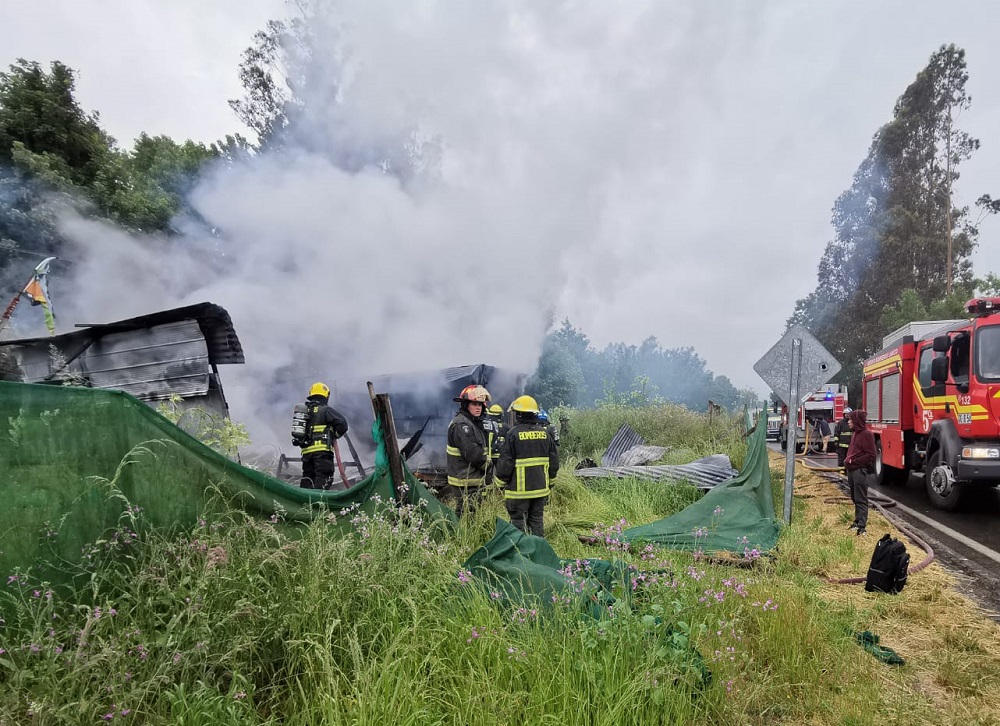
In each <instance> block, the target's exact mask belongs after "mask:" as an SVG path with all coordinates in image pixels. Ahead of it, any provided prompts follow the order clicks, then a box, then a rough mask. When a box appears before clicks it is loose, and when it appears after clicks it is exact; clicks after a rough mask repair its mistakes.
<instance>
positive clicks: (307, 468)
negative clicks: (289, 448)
mask: <svg viewBox="0 0 1000 726" xmlns="http://www.w3.org/2000/svg"><path fill="white" fill-rule="evenodd" d="M329 401H330V387H329V386H328V385H326V384H325V383H314V384H313V385H312V387H311V388H310V389H309V397H308V398H307V399H306V409H307V422H306V424H305V433H304V435H302V436H301V437H300V438H299V437H296V438H293V439H292V443H293V444H295V445H296V446H299V447H301V448H302V479H301V480H300V481H299V486H301V487H302V488H303V489H331V488H333V482H334V472H335V471H336V468H337V464H336V460H335V458H334V454H333V440H334V439H339V438H340V437H341V436H343V435H344V434H346V433H347V419H346V418H344V416H343V414H341V413H340V411H338V410H337V409H335V408H332V407H330V406H329V405H328V403H329Z"/></svg>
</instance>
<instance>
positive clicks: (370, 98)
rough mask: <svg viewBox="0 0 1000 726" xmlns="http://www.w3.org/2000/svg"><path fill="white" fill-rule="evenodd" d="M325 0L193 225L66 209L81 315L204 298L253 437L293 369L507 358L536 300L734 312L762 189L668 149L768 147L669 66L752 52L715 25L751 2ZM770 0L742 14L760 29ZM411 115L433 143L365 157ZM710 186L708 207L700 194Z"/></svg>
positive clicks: (540, 305) (239, 414) (735, 24)
mask: <svg viewBox="0 0 1000 726" xmlns="http://www.w3.org/2000/svg"><path fill="white" fill-rule="evenodd" d="M323 8H324V10H325V12H324V13H322V17H323V21H322V22H319V23H317V24H316V25H314V27H313V31H314V33H315V35H316V37H317V39H318V42H317V43H316V44H315V47H314V48H313V49H312V50H313V55H312V62H313V65H312V67H311V69H310V70H311V72H310V73H309V74H308V79H309V84H308V85H307V86H306V87H304V88H300V89H298V90H299V95H300V97H301V98H303V100H304V101H305V107H304V108H305V111H304V115H303V116H302V117H301V118H299V119H297V120H296V124H295V127H294V129H293V132H294V133H293V134H291V138H292V139H295V140H297V144H294V145H292V146H289V147H286V148H285V149H284V150H282V151H280V152H269V153H264V154H261V155H259V156H257V157H255V158H253V159H251V160H248V161H246V162H240V163H236V164H233V165H230V166H222V165H220V166H219V167H217V168H216V169H215V170H214V171H213V172H212V173H210V174H208V175H207V176H206V177H205V178H204V180H203V181H202V182H201V184H200V185H199V186H198V188H197V189H196V191H195V193H194V195H193V199H192V200H191V201H192V204H193V207H194V208H195V210H196V211H197V213H198V214H199V215H200V216H201V217H202V218H203V219H204V220H205V221H206V223H207V226H208V227H209V228H212V229H214V230H215V231H216V233H215V234H207V233H196V232H192V233H190V234H187V235H185V236H184V237H182V238H180V239H176V238H173V239H168V240H154V239H141V240H136V239H134V238H128V237H125V236H124V235H122V234H121V233H118V232H115V231H114V230H111V229H109V228H107V227H105V226H101V225H97V224H95V223H92V222H84V221H80V220H71V221H68V222H67V223H66V224H65V225H64V230H65V232H66V233H67V234H68V235H69V236H70V237H72V238H74V239H76V240H79V241H80V243H81V244H80V249H79V250H78V251H76V252H74V259H76V260H77V265H76V272H77V274H76V280H77V283H78V285H77V289H76V290H75V291H74V292H73V294H72V298H73V299H74V301H75V302H76V304H77V305H78V308H79V315H80V319H82V318H87V320H88V322H101V321H105V320H115V319H121V318H123V317H127V316H130V315H137V314H144V313H148V312H152V311H154V310H158V309H164V308H167V307H172V306H176V305H182V304H189V303H194V302H200V301H203V300H208V301H211V302H215V303H218V304H220V305H222V306H224V307H225V308H226V309H227V310H229V312H230V314H231V315H232V317H233V321H234V324H235V327H236V330H237V333H238V334H239V336H240V339H241V341H242V343H243V347H244V349H245V351H246V359H247V363H246V365H245V366H241V367H235V366H234V367H229V368H225V369H223V371H222V374H223V378H224V385H225V389H226V392H227V395H228V397H229V399H230V403H231V406H232V413H233V416H234V417H235V418H237V419H240V420H245V421H248V422H250V423H251V424H252V425H253V427H252V432H253V433H254V435H255V437H257V438H258V439H259V438H261V437H263V438H265V439H267V440H271V441H283V440H284V439H285V438H286V437H287V434H286V432H285V430H284V429H285V426H286V421H285V419H286V418H287V416H286V413H287V409H288V406H289V405H290V402H291V401H295V400H298V399H299V398H300V397H301V395H302V390H301V386H303V385H307V384H308V383H309V382H310V380H309V379H314V378H315V379H334V378H341V377H350V378H355V377H362V378H363V377H365V376H370V375H372V374H376V373H386V372H395V371H404V370H407V371H412V370H422V369H431V368H437V367H444V366H450V365H461V364H467V363H479V362H486V363H490V364H494V365H497V366H502V367H509V368H515V369H519V370H522V371H525V372H530V371H532V370H533V369H534V367H535V363H536V361H537V356H538V353H539V350H540V344H541V341H542V339H543V336H544V334H545V332H546V328H547V326H548V324H549V322H550V320H551V317H552V315H553V314H554V315H557V316H559V317H561V316H562V315H564V314H568V315H569V316H570V318H571V319H573V320H579V319H580V318H584V319H589V320H597V321H601V322H602V323H603V324H604V327H605V328H608V327H611V328H613V322H612V323H611V324H610V325H609V324H608V321H607V320H602V309H603V307H604V305H605V304H606V303H608V302H615V303H616V304H617V305H618V307H617V309H618V310H621V309H622V307H621V302H622V300H627V301H631V302H632V305H631V309H632V310H633V311H634V316H635V317H638V318H640V320H642V319H646V320H648V322H649V323H650V324H649V325H646V324H644V325H642V326H641V327H644V328H645V334H649V333H653V332H657V333H658V334H660V335H661V341H662V342H663V343H664V345H666V346H667V347H674V346H683V345H689V344H691V343H695V344H696V345H698V343H699V342H700V341H701V340H702V339H704V336H705V333H704V330H702V332H701V333H700V335H701V338H697V337H694V336H692V335H691V334H690V332H689V333H688V334H686V337H685V338H683V339H671V338H670V337H669V336H668V335H663V332H664V330H663V328H664V327H666V328H667V332H669V329H670V328H671V327H672V323H670V322H669V321H671V320H674V321H676V320H678V319H684V318H688V317H690V318H692V319H697V317H698V316H701V317H702V318H704V317H705V315H706V313H705V312H704V308H705V303H704V301H703V299H702V292H704V293H705V294H708V293H711V294H712V295H713V296H714V301H713V304H714V305H717V306H719V308H720V309H721V308H722V307H723V306H727V307H728V309H729V310H730V313H729V322H730V324H731V325H733V326H734V327H736V328H737V329H738V327H739V325H740V324H741V321H743V320H745V319H747V316H752V315H753V314H754V313H753V310H752V306H749V305H746V301H747V299H748V297H750V296H752V295H754V292H755V289H756V288H755V286H754V285H753V282H754V281H759V280H761V279H763V278H764V277H765V276H766V275H767V274H769V272H770V268H769V267H768V262H767V260H766V258H763V259H761V258H759V257H758V255H757V254H756V251H755V248H754V246H753V245H746V244H741V242H742V240H740V239H734V238H735V237H736V235H737V234H742V232H743V229H744V228H745V227H746V226H748V225H750V226H753V225H756V226H757V227H759V228H760V227H762V228H765V229H771V222H770V214H771V212H770V211H769V210H766V209H759V208H756V207H753V208H748V207H745V206H744V205H742V204H741V202H740V200H739V198H738V190H737V189H735V188H726V187H722V188H719V187H717V186H716V185H715V184H713V182H712V180H711V178H710V176H709V172H708V171H707V168H706V167H705V165H704V164H705V162H704V159H705V157H704V156H703V155H702V154H701V153H691V149H692V147H698V148H701V149H703V151H704V154H705V155H708V157H711V158H716V157H723V156H726V155H731V156H732V157H733V158H734V160H735V163H737V164H745V165H747V166H748V167H749V166H752V167H754V168H755V169H756V168H763V166H764V164H766V163H767V162H769V161H770V157H771V156H772V155H773V150H771V149H760V150H755V149H754V147H753V145H752V144H749V143H748V139H747V138H746V137H744V136H726V135H725V134H723V133H720V131H721V130H722V129H723V126H722V122H723V120H724V119H723V117H721V116H720V115H719V114H718V112H717V109H715V108H714V107H713V105H712V103H713V99H712V97H711V95H712V94H711V88H712V87H715V86H712V85H709V87H708V90H707V92H706V91H705V90H704V89H698V92H697V93H694V92H693V90H692V86H693V85H694V84H697V83H704V82H705V81H706V79H708V80H711V79H712V77H713V75H718V76H719V77H720V79H719V83H725V84H730V83H739V82H740V79H743V81H744V82H745V81H746V79H748V78H757V77H758V76H761V77H763V74H762V73H761V69H760V68H754V67H749V68H741V67H740V65H741V62H740V61H739V60H738V59H734V56H733V55H732V53H735V52H738V51H740V50H741V49H740V48H734V49H729V48H727V47H726V46H727V43H728V42H729V41H730V40H731V39H739V38H744V37H746V33H745V29H746V27H747V26H748V25H754V24H755V23H756V22H757V21H756V20H755V16H754V13H753V10H752V9H751V8H749V7H747V8H743V6H741V5H738V4H737V5H734V6H729V7H727V8H725V9H723V10H713V9H711V8H709V7H708V6H702V5H701V4H691V5H686V6H685V5H674V4H669V3H658V2H647V3H629V4H611V3H592V4H587V5H579V4H575V3H553V4H547V3H534V2H528V1H527V0H521V1H517V0H513V1H511V2H505V3H489V4H487V3H464V2H425V3H413V4H406V3H398V2H389V1H388V0H343V1H342V2H331V3H328V4H326V5H324V6H323ZM774 22H777V25H774ZM784 22H785V21H784V19H782V18H778V20H777V21H773V22H772V25H771V26H769V27H761V28H760V29H759V30H760V36H761V40H760V42H762V43H763V42H765V41H767V39H768V37H769V34H771V33H773V32H775V28H777V29H779V30H780V28H781V27H782V24H783V23H784ZM248 42H249V39H248ZM720 48H723V49H724V50H723V51H722V52H720ZM695 68H696V69H697V73H694V72H692V71H693V69H695ZM737 70H738V71H739V72H738V73H736V76H735V78H734V79H729V78H728V75H727V74H729V73H731V72H734V71H737ZM234 72H235V69H234ZM764 80H765V82H766V77H764ZM779 91H780V89H777V88H771V87H768V86H766V83H765V85H764V86H762V87H761V88H760V89H758V90H757V93H761V94H763V96H764V101H765V102H767V101H768V99H769V97H770V96H769V94H772V95H773V94H776V93H778V92H779ZM681 98H687V99H688V100H689V102H687V103H680V102H679V99H681ZM695 98H696V99H700V101H699V102H697V103H692V102H690V99H695ZM757 112H758V113H760V112H761V111H760V108H759V107H758V109H757ZM192 113H196V111H195V110H192ZM752 122H753V119H750V123H751V124H752ZM413 138H418V139H427V140H431V141H432V142H433V143H431V144H430V145H429V147H428V148H429V149H431V150H433V151H435V153H434V154H432V155H429V156H428V157H427V158H426V159H425V160H424V161H425V162H426V163H425V164H424V165H423V166H422V167H421V168H420V169H419V170H418V171H417V172H416V173H415V174H414V175H413V176H411V177H408V178H406V180H405V182H401V181H400V179H399V178H397V177H395V176H392V175H389V174H385V173H383V171H382V170H381V169H380V168H379V167H378V165H377V164H370V165H368V166H363V167H362V168H358V167H359V166H361V165H359V163H358V160H359V159H362V160H363V159H366V158H368V159H371V160H376V159H378V158H379V152H380V151H384V150H385V148H386V147H387V145H388V146H392V145H393V144H395V145H396V147H397V148H396V150H397V151H398V150H399V147H400V145H402V144H405V143H406V142H407V141H409V140H410V139H413ZM755 178H756V177H755ZM788 183H789V184H792V185H797V182H795V181H794V180H789V181H788ZM717 204H718V205H719V206H720V208H724V209H725V211H726V214H724V215H717V216H714V217H713V215H706V214H705V213H704V210H706V209H711V208H712V207H713V206H714V205H717ZM693 210H700V211H699V213H698V214H699V218H698V219H697V220H694V219H692V216H693V214H694V213H693ZM730 215H731V217H730ZM757 234H758V238H759V237H761V236H762V233H761V231H760V229H758V232H757ZM764 235H766V233H764ZM721 267H726V268H729V269H734V270H736V271H737V275H738V277H741V278H744V279H746V280H747V284H746V285H745V286H742V287H735V286H732V285H718V286H715V287H710V286H709V284H708V283H709V275H708V273H707V270H708V269H709V268H714V269H715V270H719V269H720V268H721ZM117 280H122V281H123V282H124V288H119V287H118V285H117V282H116V281H117ZM808 284H809V282H808V281H805V282H804V285H808ZM132 291H134V292H135V294H132ZM654 319H655V320H656V321H658V327H659V330H656V329H653V330H651V329H650V328H651V327H652V325H651V323H652V321H653V320H654ZM665 321H666V322H665ZM688 327H689V328H690V327H691V326H688ZM702 328H704V326H702ZM777 332H778V331H776V334H777ZM715 337H717V336H712V338H715ZM699 347H700V346H699ZM764 347H766V346H764ZM710 360H711V359H710ZM236 368H242V370H235V369H236ZM717 372H719V373H727V372H728V371H717ZM291 379H294V380H291ZM290 380H291V382H292V383H294V386H293V387H292V388H291V389H289V390H285V389H281V390H280V392H276V391H275V390H274V387H275V386H282V384H287V383H289V382H290ZM262 402H263V403H262ZM262 409H267V410H262ZM271 409H273V412H272V411H271ZM258 418H262V419H265V420H273V421H275V422H276V423H275V424H274V425H273V430H267V429H268V427H270V424H268V427H265V426H258V425H256V424H255V423H254V422H255V420H256V419H258Z"/></svg>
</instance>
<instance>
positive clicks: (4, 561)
mask: <svg viewBox="0 0 1000 726" xmlns="http://www.w3.org/2000/svg"><path fill="white" fill-rule="evenodd" d="M373 435H374V436H375V440H376V444H378V445H379V448H380V449H381V450H382V451H381V454H380V455H379V456H378V457H377V461H376V469H375V471H374V472H373V473H372V474H371V475H370V476H368V477H367V478H365V479H363V480H362V481H360V482H358V483H357V484H356V485H354V486H353V487H351V488H350V489H349V490H347V491H329V492H327V491H315V490H311V489H301V488H299V487H297V486H294V485H290V484H287V483H285V482H283V481H281V480H279V479H276V478H275V477H273V476H270V475H269V474H265V473H264V472H261V471H256V470H254V469H249V468H247V467H244V466H241V465H240V464H237V463H235V462H233V461H231V460H230V459H228V458H226V457H225V456H223V455H222V454H220V453H218V452H217V451H215V450H214V449H212V448H209V447H208V446H206V445H204V444H203V443H201V442H200V441H198V440H197V439H195V438H194V437H192V436H190V435H189V434H187V433H186V432H184V431H182V430H181V429H179V428H178V427H177V426H175V425H174V424H173V423H171V422H170V421H169V420H167V419H166V418H164V417H163V416H161V415H160V414H159V413H158V412H157V411H155V410H154V409H152V408H150V407H149V406H148V405H146V404H145V403H143V402H141V401H139V400H138V399H136V398H133V397H132V396H129V395H128V394H125V393H121V392H118V391H108V390H98V389H89V388H75V387H64V386H47V385H33V384H25V383H11V382H3V381H0V497H2V501H3V506H2V507H0V575H9V573H12V572H14V571H17V570H26V569H28V568H31V570H32V573H33V575H35V576H36V577H38V578H40V579H45V580H49V581H52V582H57V583H58V582H65V581H67V579H68V577H69V576H68V574H67V571H68V570H73V569H76V568H75V566H78V565H80V564H81V563H82V562H84V560H85V552H84V550H85V548H86V547H87V546H89V545H91V544H92V543H94V542H96V541H97V540H99V539H101V538H102V537H107V536H108V535H109V533H110V532H113V531H115V529H116V528H117V527H118V526H119V521H120V520H121V518H122V515H123V514H124V513H125V512H126V507H127V506H129V505H131V506H132V507H139V508H141V521H142V524H143V526H147V527H155V528H157V529H158V530H163V531H166V532H171V531H184V530H190V528H191V527H193V526H195V525H196V524H197V523H198V520H199V518H201V517H202V516H205V515H206V514H207V513H210V512H218V513H223V512H224V511H225V510H227V509H228V508H230V507H235V508H237V509H240V510H243V511H245V512H247V513H249V514H251V515H254V516H259V517H262V518H269V517H272V516H273V515H277V517H279V518H280V519H281V520H283V521H286V522H293V523H297V522H308V521H311V520H312V519H313V518H314V517H316V516H325V515H326V512H327V511H331V510H332V511H335V512H336V511H339V510H341V509H347V508H352V507H354V508H356V509H357V510H360V511H365V512H368V513H373V512H374V511H376V510H378V509H381V508H385V507H387V506H388V507H391V506H393V505H394V496H395V492H394V487H393V483H392V479H391V477H390V476H389V475H388V467H387V465H386V456H385V452H384V448H385V447H384V440H383V437H382V433H381V427H380V426H375V427H373ZM404 476H405V478H406V483H407V486H406V487H405V489H406V491H405V492H404V499H405V501H406V502H408V503H410V504H414V505H417V504H419V505H420V506H422V507H425V508H426V509H427V511H428V513H429V515H430V516H431V517H432V518H442V519H444V520H447V521H450V522H454V515H453V513H452V512H451V510H450V509H448V508H447V507H445V506H444V505H442V504H441V503H440V502H439V501H438V500H437V499H436V498H435V497H434V496H433V495H432V494H430V492H428V490H427V489H426V488H425V487H424V486H423V485H422V484H421V483H420V482H419V481H418V480H417V479H416V478H415V477H414V476H413V475H412V473H410V472H409V471H408V470H406V469H405V466H404ZM110 482H114V485H113V486H111V484H110ZM346 520H347V518H344V517H339V518H337V522H336V524H334V525H331V526H337V527H347V526H349V522H347V521H346Z"/></svg>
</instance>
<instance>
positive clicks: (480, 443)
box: [446, 408, 489, 487]
mask: <svg viewBox="0 0 1000 726" xmlns="http://www.w3.org/2000/svg"><path fill="white" fill-rule="evenodd" d="M447 452H448V462H447V467H446V468H447V472H448V483H449V484H451V485H452V486H456V487H478V486H482V485H483V484H484V483H485V481H486V461H487V459H488V457H489V452H488V451H487V450H486V434H485V432H484V431H483V425H482V423H480V422H479V421H477V420H476V419H474V418H473V417H472V416H471V415H469V412H468V411H467V410H466V409H464V408H463V409H462V410H461V411H459V412H458V413H457V414H455V418H453V419H452V420H451V423H450V424H448V449H447Z"/></svg>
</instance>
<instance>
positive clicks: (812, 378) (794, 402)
mask: <svg viewBox="0 0 1000 726" xmlns="http://www.w3.org/2000/svg"><path fill="white" fill-rule="evenodd" d="M753 369H754V370H755V371H756V372H757V375H759V376H760V377H761V378H763V379H764V382H765V383H767V385H768V386H770V387H771V390H772V391H774V393H775V395H776V396H777V397H778V398H779V399H781V400H782V401H783V402H784V403H785V405H786V406H788V426H787V428H788V436H787V442H786V446H785V492H784V520H785V524H791V521H792V485H793V483H794V481H795V438H796V436H795V434H796V430H797V428H798V426H797V424H796V419H797V418H798V408H799V406H800V405H802V401H803V400H804V399H805V398H807V397H808V396H809V395H811V394H812V392H813V391H815V390H816V389H817V388H818V387H819V386H821V385H823V384H824V383H826V382H827V381H829V380H830V379H831V378H833V377H834V376H835V375H837V373H839V372H840V362H839V361H837V360H836V359H835V358H834V357H833V356H832V355H831V354H830V352H829V351H828V350H827V349H826V348H824V347H823V344H822V343H820V342H819V341H818V340H816V338H815V337H814V336H813V334H812V333H810V332H809V331H808V330H806V329H805V328H804V327H802V326H801V325H793V326H792V327H790V328H789V329H788V332H786V333H785V334H784V335H783V336H782V338H781V340H779V341H778V342H777V343H775V344H774V346H773V347H772V348H771V350H769V351H767V353H765V354H764V355H763V356H762V357H761V359H760V360H759V361H757V362H756V363H754V366H753Z"/></svg>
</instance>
